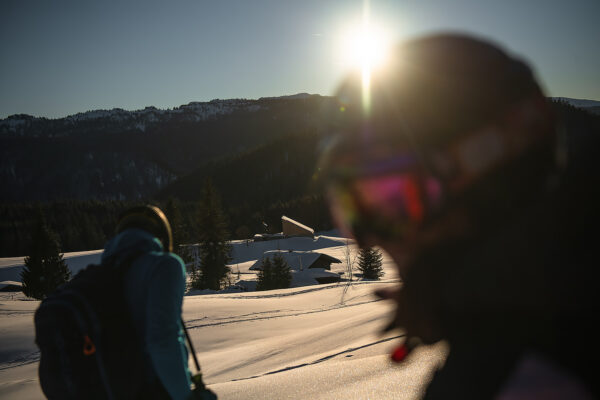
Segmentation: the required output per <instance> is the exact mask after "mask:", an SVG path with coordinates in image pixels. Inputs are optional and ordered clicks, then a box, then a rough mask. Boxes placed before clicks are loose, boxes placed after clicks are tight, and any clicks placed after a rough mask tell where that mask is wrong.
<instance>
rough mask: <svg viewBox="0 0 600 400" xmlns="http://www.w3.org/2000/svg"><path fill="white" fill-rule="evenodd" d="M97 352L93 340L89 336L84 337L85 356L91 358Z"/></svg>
mask: <svg viewBox="0 0 600 400" xmlns="http://www.w3.org/2000/svg"><path fill="white" fill-rule="evenodd" d="M95 352H96V345H94V342H92V339H90V337H89V336H88V335H85V336H84V337H83V354H84V355H86V356H91V355H92V354H94V353H95Z"/></svg>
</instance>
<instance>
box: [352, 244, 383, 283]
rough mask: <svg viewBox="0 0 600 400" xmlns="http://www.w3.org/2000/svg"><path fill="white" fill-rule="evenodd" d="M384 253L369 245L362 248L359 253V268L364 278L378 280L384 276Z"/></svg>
mask: <svg viewBox="0 0 600 400" xmlns="http://www.w3.org/2000/svg"><path fill="white" fill-rule="evenodd" d="M382 260H383V255H382V254H381V251H380V250H378V249H376V248H374V247H369V248H366V249H360V252H359V253H358V269H359V270H360V272H362V274H363V279H376V280H378V279H379V278H381V277H382V276H383V263H382Z"/></svg>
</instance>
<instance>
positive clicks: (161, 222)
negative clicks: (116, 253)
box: [116, 205, 173, 252]
mask: <svg viewBox="0 0 600 400" xmlns="http://www.w3.org/2000/svg"><path fill="white" fill-rule="evenodd" d="M130 228H138V229H143V230H145V231H146V232H148V233H151V234H152V235H154V236H156V237H157V238H158V239H159V240H160V241H161V243H162V245H163V247H164V249H165V250H167V251H169V252H172V251H173V234H172V232H171V225H170V224H169V220H168V219H167V217H166V216H165V214H164V213H163V212H162V210H161V209H160V208H158V207H156V206H153V205H143V206H137V207H132V208H130V209H128V210H126V211H125V212H123V213H122V214H121V216H120V217H119V222H118V223H117V229H116V231H117V233H120V232H123V231H124V230H126V229H130Z"/></svg>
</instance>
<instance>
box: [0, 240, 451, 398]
mask: <svg viewBox="0 0 600 400" xmlns="http://www.w3.org/2000/svg"><path fill="white" fill-rule="evenodd" d="M232 245H233V252H232V255H233V261H232V263H231V264H230V266H231V268H232V272H233V273H232V281H233V284H234V285H235V284H236V283H237V281H244V282H252V281H253V280H256V271H254V270H251V269H250V267H251V266H252V265H253V264H254V263H255V262H256V261H257V260H258V259H260V257H261V256H262V254H263V253H264V252H265V251H269V250H293V251H298V252H319V253H323V254H326V255H328V256H331V257H335V258H337V259H339V260H341V261H342V263H335V264H331V271H328V272H330V273H337V274H339V273H343V274H342V275H341V276H342V277H343V278H347V277H348V271H347V262H348V260H350V261H353V260H355V257H356V254H357V249H356V247H355V246H354V245H353V244H352V242H351V241H349V240H347V239H344V238H339V237H335V236H316V237H315V238H314V239H313V238H306V237H303V238H287V239H280V240H272V241H265V242H251V241H250V242H246V241H237V242H233V243H232ZM100 254H101V251H100V250H97V251H88V252H77V253H67V254H65V259H66V261H67V263H68V265H69V268H70V269H71V271H72V272H73V273H76V272H77V271H79V270H80V269H82V268H84V267H85V266H86V265H88V264H89V263H93V262H99V259H100ZM349 256H350V257H349ZM383 261H384V264H383V266H384V271H385V275H384V276H383V278H382V279H381V280H379V281H366V280H365V281H363V280H361V279H360V278H359V277H358V278H357V277H354V279H353V280H352V281H348V280H342V281H341V282H337V283H329V284H318V283H317V282H316V281H315V280H314V279H312V276H313V275H314V273H315V272H317V271H310V270H308V269H305V270H301V271H294V272H293V275H294V276H293V280H292V287H291V288H289V289H278V290H270V291H262V292H256V291H236V290H235V289H234V290H224V291H222V292H220V293H198V292H191V293H189V294H188V295H187V296H186V297H185V299H184V303H183V318H184V320H185V322H186V325H187V327H188V329H189V332H190V335H191V338H192V341H193V343H194V346H195V350H196V352H197V355H198V357H199V360H200V364H201V366H202V370H203V375H204V378H205V381H206V382H207V384H208V386H209V387H210V388H211V389H212V390H213V391H215V392H216V393H217V394H218V396H219V398H220V399H283V398H286V399H412V398H418V397H419V395H420V394H422V391H423V389H424V387H425V386H426V384H427V382H428V380H429V379H430V377H431V374H432V373H433V372H434V370H435V369H436V367H437V366H439V365H440V364H441V363H443V362H444V358H445V355H446V349H445V348H444V346H443V345H442V344H438V345H434V346H427V347H422V348H419V349H417V350H416V351H415V352H414V353H413V354H411V356H410V357H409V358H408V359H407V360H406V361H405V362H404V363H402V364H394V363H392V362H391V361H390V358H389V354H390V352H391V351H392V350H393V348H395V347H396V346H397V345H398V344H400V343H401V342H402V340H403V335H402V332H393V333H391V334H386V335H382V334H380V331H381V329H382V328H383V326H384V325H385V324H386V322H387V320H388V318H389V314H390V313H391V310H392V306H391V304H388V303H386V302H384V301H380V300H379V299H377V298H376V297H375V296H374V295H373V291H374V290H376V289H378V288H381V287H391V286H393V285H398V284H400V281H399V279H398V277H397V275H396V272H395V267H394V265H393V263H392V261H391V260H390V258H389V257H388V256H387V255H385V254H384V259H383ZM22 265H23V259H22V258H19V257H15V258H4V259H0V282H4V283H5V284H6V282H10V281H15V282H18V281H19V280H20V278H19V273H20V270H21V268H22ZM355 272H356V271H355ZM106 293H107V294H106V295H107V296H110V290H108V288H107V291H106ZM38 305H39V302H38V301H33V300H29V299H27V298H25V297H24V295H23V294H22V293H20V292H0V338H1V339H0V398H3V399H4V398H7V399H8V398H14V399H40V398H43V393H42V392H41V389H40V387H39V383H38V379H37V366H38V360H39V352H38V351H37V347H36V345H35V343H34V327H33V315H34V312H35V310H36V308H37V307H38ZM190 369H191V370H192V371H194V366H193V361H192V360H191V359H190Z"/></svg>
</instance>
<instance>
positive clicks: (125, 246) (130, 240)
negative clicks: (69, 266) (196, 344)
mask: <svg viewBox="0 0 600 400" xmlns="http://www.w3.org/2000/svg"><path fill="white" fill-rule="evenodd" d="M132 254H140V255H139V256H138V257H137V258H135V261H134V262H133V264H132V265H131V267H130V269H129V271H128V272H127V274H126V276H125V285H124V287H125V298H126V300H127V304H128V306H129V310H130V312H131V316H132V319H133V323H134V326H135V327H136V331H137V332H136V334H137V335H138V336H139V338H140V340H141V344H142V349H143V351H144V354H145V356H146V358H147V360H148V363H149V364H150V366H151V368H149V369H148V371H147V374H149V375H151V376H148V377H147V379H148V380H149V382H151V381H152V380H153V379H154V378H158V379H159V380H160V382H161V383H162V385H163V386H164V388H165V389H166V390H167V392H168V393H169V396H170V397H171V398H172V399H175V400H179V399H187V398H189V397H190V395H191V389H190V387H191V379H190V371H189V369H188V353H187V348H186V346H185V335H184V333H183V329H182V327H181V322H180V317H181V305H182V303H183V295H184V293H185V267H184V264H183V261H182V260H181V258H179V257H178V256H177V255H175V254H173V253H167V252H164V251H163V247H162V244H161V243H160V241H159V240H158V239H157V238H155V237H153V236H152V235H150V234H149V233H147V232H146V231H143V230H140V229H127V230H125V231H123V232H121V233H120V234H118V235H117V236H115V237H114V238H113V239H112V240H110V241H109V242H108V243H107V244H106V247H105V249H104V253H103V254H102V261H103V262H104V260H105V259H107V258H108V257H112V256H115V257H116V259H115V261H116V262H117V263H118V262H119V260H125V259H127V258H128V257H130V256H131V255H132Z"/></svg>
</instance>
